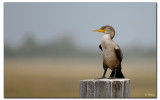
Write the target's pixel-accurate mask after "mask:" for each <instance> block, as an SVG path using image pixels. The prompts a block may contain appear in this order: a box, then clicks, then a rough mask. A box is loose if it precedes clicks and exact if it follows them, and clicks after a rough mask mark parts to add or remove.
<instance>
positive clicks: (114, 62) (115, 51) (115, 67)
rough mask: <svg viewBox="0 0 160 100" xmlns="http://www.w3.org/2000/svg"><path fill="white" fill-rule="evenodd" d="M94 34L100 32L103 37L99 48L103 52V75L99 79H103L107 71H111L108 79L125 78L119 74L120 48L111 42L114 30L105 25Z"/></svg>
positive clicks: (121, 57)
mask: <svg viewBox="0 0 160 100" xmlns="http://www.w3.org/2000/svg"><path fill="white" fill-rule="evenodd" d="M94 32H101V33H104V34H105V35H104V36H103V37H102V42H101V44H100V45H99V48H100V49H101V50H102V51H103V69H104V74H103V76H102V77H101V78H105V74H106V72H107V69H108V68H109V69H111V70H112V72H111V75H110V77H109V79H115V78H125V77H124V75H123V74H122V72H121V62H122V59H123V54H122V51H121V48H120V47H119V46H118V45H117V44H116V43H115V42H114V41H113V40H112V39H113V38H114V36H115V30H114V28H113V27H112V26H109V25H105V26H103V27H101V28H100V29H98V30H94Z"/></svg>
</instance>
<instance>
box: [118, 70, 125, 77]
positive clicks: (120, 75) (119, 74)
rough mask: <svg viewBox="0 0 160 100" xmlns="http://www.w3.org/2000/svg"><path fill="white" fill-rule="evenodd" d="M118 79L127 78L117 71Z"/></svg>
mask: <svg viewBox="0 0 160 100" xmlns="http://www.w3.org/2000/svg"><path fill="white" fill-rule="evenodd" d="M116 78H125V77H124V75H123V73H122V71H121V70H119V71H117V73H116Z"/></svg>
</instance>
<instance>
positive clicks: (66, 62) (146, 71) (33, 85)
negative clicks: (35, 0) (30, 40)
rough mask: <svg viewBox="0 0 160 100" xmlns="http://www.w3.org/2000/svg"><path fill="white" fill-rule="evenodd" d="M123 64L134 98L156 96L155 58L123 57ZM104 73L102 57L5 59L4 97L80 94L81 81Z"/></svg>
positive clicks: (74, 95)
mask: <svg viewBox="0 0 160 100" xmlns="http://www.w3.org/2000/svg"><path fill="white" fill-rule="evenodd" d="M122 66H123V67H122V72H123V73H124V75H125V77H126V78H129V79H131V97H156V61H155V60H138V59H137V60H134V61H130V62H129V61H125V60H124V61H123V63H122ZM110 72H111V71H110V70H109V71H108V72H107V75H106V76H107V77H109V74H110ZM102 74H103V68H102V59H99V60H98V59H93V60H92V59H91V60H85V59H78V58H75V59H73V58H63V59H62V58H59V59H53V58H43V59H40V58H22V59H18V58H17V59H13V58H12V59H5V60H4V96H5V97H79V81H80V80H84V79H91V78H99V77H100V76H101V75H102Z"/></svg>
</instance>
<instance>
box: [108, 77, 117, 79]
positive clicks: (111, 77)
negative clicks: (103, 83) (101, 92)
mask: <svg viewBox="0 0 160 100" xmlns="http://www.w3.org/2000/svg"><path fill="white" fill-rule="evenodd" d="M108 79H116V77H109V78H108Z"/></svg>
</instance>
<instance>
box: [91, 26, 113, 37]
mask: <svg viewBox="0 0 160 100" xmlns="http://www.w3.org/2000/svg"><path fill="white" fill-rule="evenodd" d="M93 32H101V33H104V34H109V35H110V37H111V39H112V38H113V37H114V36H115V30H114V28H113V27H112V26H109V25H105V26H102V27H101V28H100V29H98V30H93Z"/></svg>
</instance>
